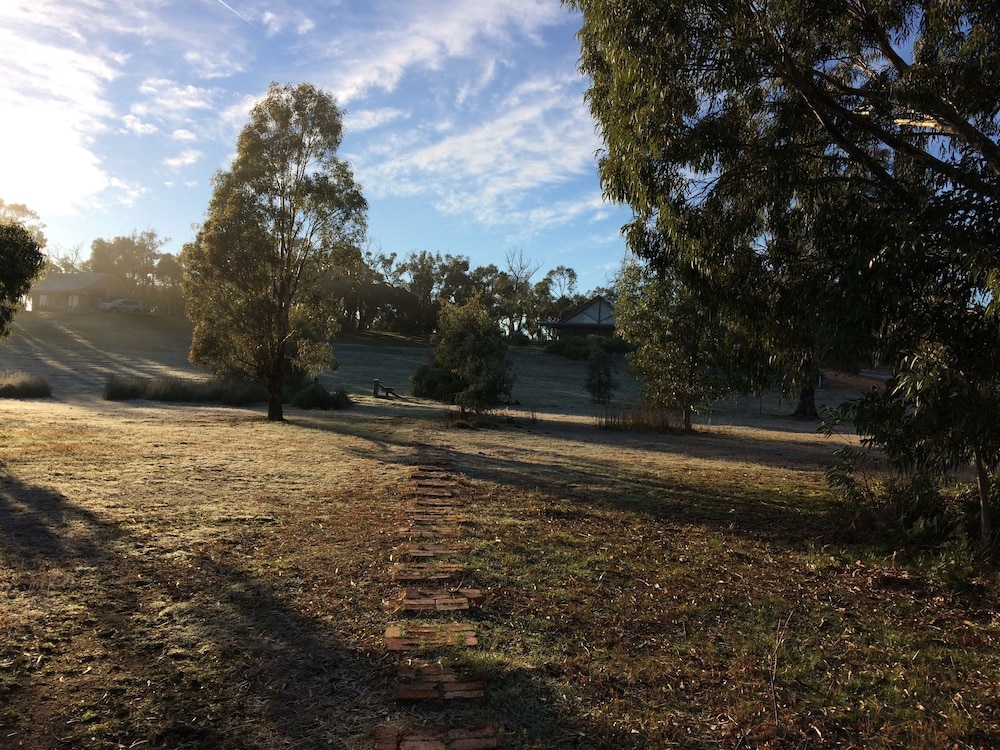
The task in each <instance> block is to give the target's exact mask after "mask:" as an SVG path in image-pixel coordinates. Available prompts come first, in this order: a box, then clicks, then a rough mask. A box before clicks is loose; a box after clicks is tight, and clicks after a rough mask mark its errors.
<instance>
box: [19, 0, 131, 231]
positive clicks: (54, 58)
mask: <svg viewBox="0 0 1000 750" xmlns="http://www.w3.org/2000/svg"><path fill="white" fill-rule="evenodd" d="M74 20H78V19H77V18H76V15H75V13H74V12H73V11H72V10H71V11H68V12H67V13H66V14H65V17H64V16H60V14H59V13H58V12H57V9H56V8H53V7H52V6H49V5H46V4H44V3H41V4H39V5H34V4H31V5H29V4H27V3H25V4H20V5H19V4H16V3H15V4H11V3H3V4H2V7H0V70H3V71H4V77H3V83H2V84H0V111H2V112H4V113H5V116H3V117H0V147H2V148H3V149H4V152H5V156H4V165H3V169H2V170H0V196H2V197H3V198H4V199H5V200H9V201H15V200H16V201H18V202H22V203H26V204H27V205H29V206H30V207H31V208H33V209H34V210H36V211H38V212H39V213H40V214H42V215H43V216H45V215H50V214H52V215H56V214H58V215H67V214H72V213H74V212H75V211H76V210H77V209H79V208H80V207H81V206H83V205H85V204H87V203H90V202H91V201H93V200H95V199H96V197H97V196H98V195H100V194H101V193H103V192H104V191H108V190H111V191H112V192H113V191H114V188H116V185H114V184H113V182H112V180H111V178H110V177H109V176H108V174H107V173H106V172H105V169H104V167H103V166H102V161H101V158H100V157H99V156H98V155H97V153H96V151H95V149H94V140H95V137H96V136H98V135H100V134H102V133H105V132H107V131H108V130H109V129H110V128H111V127H112V123H113V122H114V119H115V116H114V109H113V107H112V106H111V104H110V103H109V102H108V100H107V86H108V85H109V83H110V82H111V81H112V80H114V79H115V78H116V77H117V76H118V75H119V70H118V68H117V66H116V60H115V58H114V57H113V56H109V55H107V54H106V53H104V52H102V51H101V48H100V46H99V45H93V46H90V45H85V44H81V42H82V41H83V40H82V38H81V35H80V32H79V31H78V30H77V29H76V28H74V27H73V21H74ZM14 113H16V116H12V115H13V114H14Z"/></svg>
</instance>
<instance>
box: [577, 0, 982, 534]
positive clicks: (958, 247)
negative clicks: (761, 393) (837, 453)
mask: <svg viewBox="0 0 1000 750" xmlns="http://www.w3.org/2000/svg"><path fill="white" fill-rule="evenodd" d="M568 4H570V5H572V6H575V7H577V8H579V9H580V10H581V11H582V12H583V28H582V30H581V32H580V40H581V47H582V58H581V67H582V69H583V70H584V71H585V72H586V73H587V74H588V75H590V77H591V81H592V84H591V86H590V88H589V90H588V93H587V99H588V102H589V104H590V106H591V109H592V112H593V113H594V115H595V117H596V119H597V121H598V123H599V126H600V129H601V132H602V136H603V139H604V143H605V150H604V152H603V153H602V155H601V157H600V171H601V177H602V182H603V185H604V188H605V192H606V195H607V196H608V197H609V198H611V199H614V200H616V201H620V202H624V203H627V204H629V205H630V206H632V207H633V209H634V210H635V212H636V220H635V221H634V222H633V224H632V225H631V226H630V227H629V230H628V238H629V243H630V246H631V247H632V248H633V250H634V251H635V252H636V253H637V254H639V255H640V256H642V257H645V258H648V259H649V260H650V261H651V262H652V263H654V264H658V265H660V266H664V267H670V268H672V269H673V270H674V272H676V273H677V274H679V275H681V276H682V277H683V278H684V279H685V281H686V282H687V283H688V284H689V285H690V286H691V288H693V289H696V290H700V293H701V294H703V295H707V296H711V297H713V298H716V299H723V300H725V301H726V312H727V314H728V315H729V316H730V318H731V319H732V320H733V321H737V322H738V323H737V324H738V325H740V326H742V327H743V328H744V329H745V330H746V331H747V332H752V333H753V334H754V335H755V336H756V338H757V339H758V341H760V342H761V343H762V344H764V345H765V346H766V347H768V349H769V350H770V351H771V352H772V356H773V357H774V358H775V359H777V360H782V359H783V360H784V361H786V362H788V363H794V362H797V361H803V358H805V357H808V358H813V357H815V358H818V359H820V360H821V361H824V362H836V363H841V362H845V361H849V360H852V359H853V360H854V361H855V362H862V361H865V359H866V358H867V359H868V361H874V360H875V359H878V360H879V361H881V362H884V363H888V364H889V365H890V366H892V367H893V369H894V380H893V382H892V383H891V384H890V386H889V391H888V392H887V396H886V397H887V398H891V399H892V400H893V401H894V404H895V406H894V407H893V408H901V409H903V410H904V411H911V412H915V413H918V412H920V411H924V412H925V413H927V412H928V410H930V411H931V412H932V413H933V414H935V415H936V416H935V420H937V421H936V425H937V428H940V427H941V424H942V422H941V421H940V420H942V419H943V420H944V421H949V420H950V425H951V426H950V427H949V428H948V429H947V430H944V432H943V433H942V434H947V435H949V436H950V437H949V439H948V442H949V447H948V449H947V450H944V447H943V446H942V443H941V442H939V441H938V442H935V443H925V444H924V445H925V447H926V448H927V450H928V451H930V452H931V453H933V454H934V456H935V457H936V459H938V460H936V461H931V460H930V458H929V457H926V456H925V457H924V459H923V460H921V461H919V462H915V463H921V464H923V465H931V464H938V465H940V464H941V463H942V462H944V463H949V464H952V465H953V464H954V463H955V461H956V460H959V459H958V458H957V457H959V456H961V457H962V459H961V460H965V459H968V458H969V457H970V456H974V457H975V460H976V462H977V464H978V463H982V464H983V465H984V466H986V467H987V470H986V471H984V472H980V477H981V481H980V496H981V502H982V503H983V514H984V515H983V517H984V523H985V522H986V519H987V518H988V516H987V508H986V504H987V502H988V495H989V481H988V480H989V477H990V476H992V477H995V475H996V470H997V466H998V461H1000V456H998V455H997V452H996V450H995V449H994V447H993V446H996V445H997V444H998V443H1000V440H998V439H997V434H996V431H997V430H1000V425H997V423H994V424H993V426H991V427H988V428H984V429H979V428H978V427H977V428H976V429H966V428H965V427H964V426H963V425H965V424H966V423H967V421H968V415H969V414H970V413H971V411H976V410H978V411H981V406H982V402H981V399H982V398H987V399H989V400H991V401H993V402H997V401H998V400H1000V384H998V380H997V377H998V376H997V372H998V370H997V367H996V362H997V361H998V359H1000V357H998V347H1000V335H998V333H1000V332H998V330H997V317H996V316H995V315H991V314H990V313H991V310H990V308H991V307H992V306H993V305H994V301H995V300H996V299H997V292H998V291H1000V270H998V269H1000V263H998V260H997V250H996V237H997V236H1000V232H998V229H1000V211H998V208H997V198H998V197H1000V196H998V189H1000V145H998V136H1000V64H998V59H1000V10H998V8H997V6H996V3H994V2H989V1H988V0H956V1H955V2H948V3H925V2H917V1H916V0H881V1H879V2H872V1H871V0H845V1H844V2H838V3H826V2H818V0H791V1H790V2H782V3H763V2H745V1H744V0H723V1H722V2H717V1H715V0H711V1H710V0H684V1H683V2H681V1H680V0H637V1H636V2H631V3H621V2H617V1H616V0H572V1H571V2H569V3H568ZM970 337H971V338H972V339H974V340H973V341H972V342H970V343H968V344H967V343H966V342H968V341H969V339H970ZM932 370H933V373H932V372H931V371H932ZM931 374H933V377H930V375H931ZM960 384H961V387H959V385H960ZM971 394H978V395H977V396H976V398H972V395H971ZM869 405H871V404H869ZM859 413H868V412H867V411H865V410H862V412H859ZM888 424H891V420H870V421H868V422H867V423H865V422H864V421H863V420H862V421H860V422H859V424H858V426H859V429H860V430H862V431H865V430H868V432H867V433H865V434H867V436H868V437H870V438H871V439H873V440H875V441H876V442H877V443H879V444H881V445H884V444H885V440H886V439H887V438H886V435H885V434H884V432H882V427H883V426H885V425H888ZM987 433H989V434H987ZM946 457H950V458H951V459H952V460H950V461H944V459H945V458H946ZM901 460H902V459H901ZM911 463H914V462H911ZM983 477H985V478H986V479H985V480H983ZM985 536H986V534H985V531H984V539H985Z"/></svg>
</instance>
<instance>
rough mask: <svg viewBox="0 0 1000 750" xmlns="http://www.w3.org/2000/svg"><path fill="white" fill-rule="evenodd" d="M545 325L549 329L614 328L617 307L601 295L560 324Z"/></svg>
mask: <svg viewBox="0 0 1000 750" xmlns="http://www.w3.org/2000/svg"><path fill="white" fill-rule="evenodd" d="M543 325H545V326H548V327H549V328H572V327H575V326H580V327H587V328H594V327H599V328H614V326H615V305H614V303H613V302H612V301H611V300H609V299H608V298H607V297H605V296H604V295H601V294H599V295H597V296H596V297H594V298H593V299H591V300H590V301H589V302H588V303H587V304H585V305H584V306H583V307H580V308H578V309H577V310H576V311H575V312H572V313H570V314H569V315H567V316H566V317H565V318H563V319H562V320H560V321H559V322H552V323H544V324H543Z"/></svg>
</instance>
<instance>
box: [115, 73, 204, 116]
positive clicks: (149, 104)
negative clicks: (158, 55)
mask: <svg viewBox="0 0 1000 750" xmlns="http://www.w3.org/2000/svg"><path fill="white" fill-rule="evenodd" d="M139 92H140V93H141V94H144V95H145V96H146V97H147V100H146V101H145V102H139V103H136V104H133V105H132V113H133V114H135V115H138V116H140V117H160V118H168V117H173V118H178V117H184V116H186V115H187V114H189V113H190V112H191V110H205V109H211V108H212V106H213V100H214V98H215V95H216V94H217V93H218V92H217V91H216V90H214V89H205V88H200V87H198V86H192V85H191V84H187V85H182V84H178V83H175V82H174V81H171V80H168V79H166V78H148V79H146V80H145V81H143V82H142V84H141V85H140V86H139Z"/></svg>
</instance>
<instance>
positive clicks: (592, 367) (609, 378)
mask: <svg viewBox="0 0 1000 750" xmlns="http://www.w3.org/2000/svg"><path fill="white" fill-rule="evenodd" d="M584 388H585V389H586V391H587V393H589V394H590V400H591V401H593V402H594V403H595V404H602V405H604V406H607V405H608V404H609V403H610V402H611V397H612V396H614V394H615V389H616V388H618V382H617V381H616V380H615V377H614V369H613V365H612V362H611V353H610V352H609V351H608V350H607V349H605V348H604V347H603V346H601V345H600V344H598V343H592V344H591V346H590V354H589V355H588V356H587V379H586V382H585V383H584Z"/></svg>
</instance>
